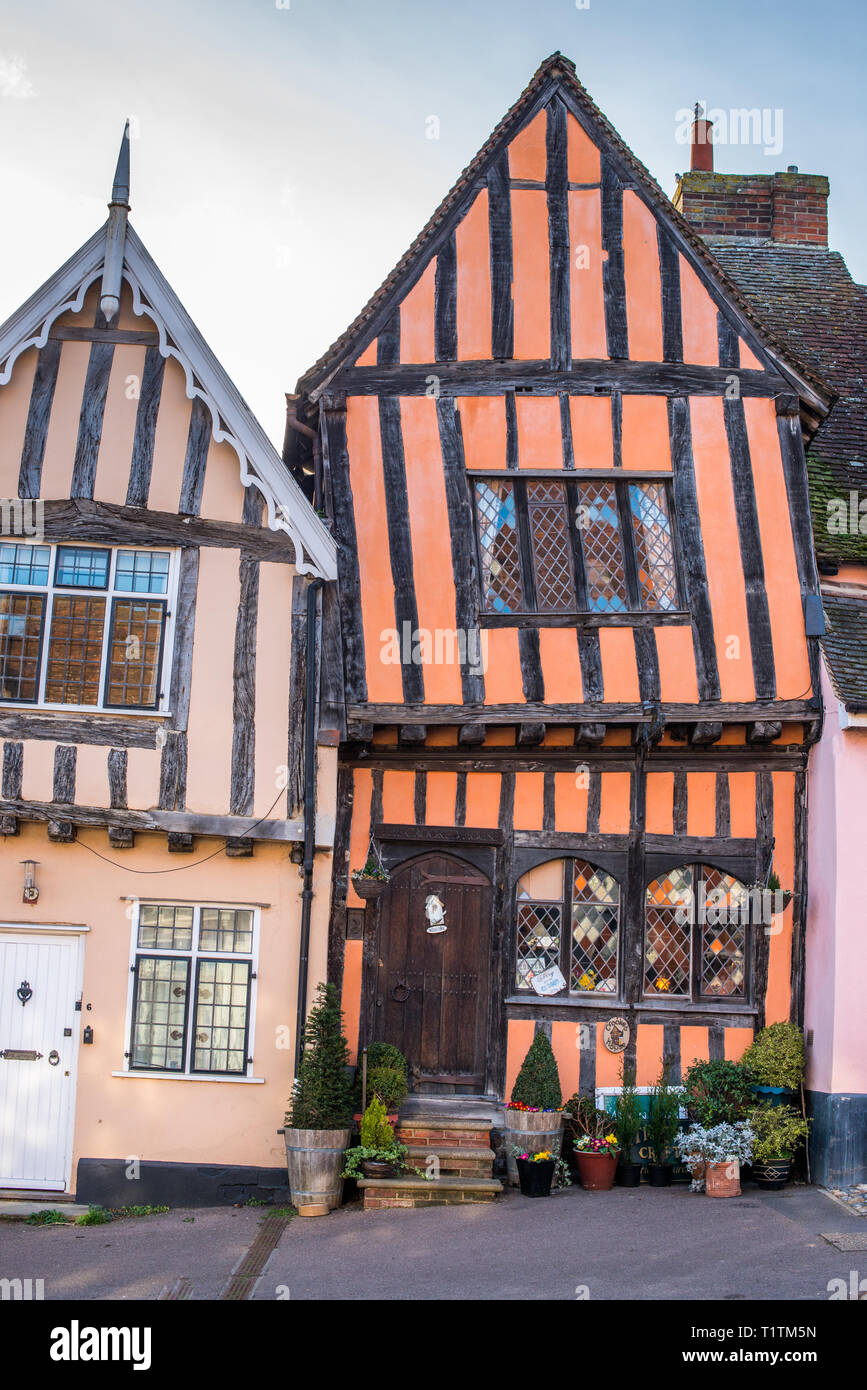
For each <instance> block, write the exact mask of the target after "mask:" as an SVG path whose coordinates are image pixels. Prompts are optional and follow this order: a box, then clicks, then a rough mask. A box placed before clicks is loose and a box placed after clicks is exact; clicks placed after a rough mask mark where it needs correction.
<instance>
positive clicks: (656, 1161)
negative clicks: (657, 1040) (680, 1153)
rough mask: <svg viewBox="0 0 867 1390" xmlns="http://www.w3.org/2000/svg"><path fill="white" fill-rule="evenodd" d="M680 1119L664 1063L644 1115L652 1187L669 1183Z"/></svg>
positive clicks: (669, 1184)
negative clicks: (651, 1156) (650, 1158)
mask: <svg viewBox="0 0 867 1390" xmlns="http://www.w3.org/2000/svg"><path fill="white" fill-rule="evenodd" d="M679 1122H680V1096H679V1094H678V1092H677V1091H675V1090H672V1088H671V1086H670V1084H669V1068H668V1064H667V1063H666V1064H664V1065H663V1068H662V1071H661V1072H660V1074H659V1080H658V1081H657V1083H656V1085H655V1086H654V1088H653V1090H652V1092H651V1095H650V1107H649V1110H648V1115H647V1142H648V1144H649V1146H650V1151H651V1153H652V1155H653V1158H652V1160H651V1162H650V1164H649V1165H648V1166H649V1175H648V1176H649V1178H650V1186H651V1187H670V1186H671V1171H672V1166H673V1165H672V1160H671V1149H672V1145H673V1144H674V1141H675V1139H676V1137H677V1131H678V1126H679Z"/></svg>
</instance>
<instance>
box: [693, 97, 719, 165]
mask: <svg viewBox="0 0 867 1390" xmlns="http://www.w3.org/2000/svg"><path fill="white" fill-rule="evenodd" d="M689 167H690V169H691V170H692V171H693V172H695V171H696V170H700V171H701V172H702V173H705V174H712V173H713V121H708V120H706V119H705V117H704V116H703V115H702V109H701V102H698V101H697V102H696V103H695V120H694V121H693V123H692V140H691V141H690V162H689Z"/></svg>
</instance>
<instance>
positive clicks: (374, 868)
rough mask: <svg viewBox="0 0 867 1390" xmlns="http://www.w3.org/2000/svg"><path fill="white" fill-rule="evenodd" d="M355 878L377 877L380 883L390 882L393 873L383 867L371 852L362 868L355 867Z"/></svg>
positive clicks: (353, 874)
mask: <svg viewBox="0 0 867 1390" xmlns="http://www.w3.org/2000/svg"><path fill="white" fill-rule="evenodd" d="M352 877H353V878H375V879H376V881H377V882H378V883H388V881H389V879H390V878H391V874H390V873H388V871H387V870H386V869H384V868H383V867H382V865H381V864H380V862H379V860H378V859H376V858H375V857H374V855H372V854H369V855H368V856H367V860H366V862H365V864H364V867H363V868H362V869H353V871H352Z"/></svg>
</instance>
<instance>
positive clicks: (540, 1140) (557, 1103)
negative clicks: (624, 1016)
mask: <svg viewBox="0 0 867 1390" xmlns="http://www.w3.org/2000/svg"><path fill="white" fill-rule="evenodd" d="M505 1109H506V1115H505V1140H506V1167H507V1172H508V1178H509V1182H510V1183H511V1185H512V1186H513V1187H517V1186H518V1169H517V1165H516V1163H515V1153H514V1150H516V1149H517V1150H518V1152H519V1153H539V1152H540V1151H541V1150H542V1149H546V1150H548V1151H549V1152H550V1153H552V1154H553V1155H554V1157H555V1158H559V1157H560V1149H561V1145H562V1140H563V1136H562V1128H561V1127H562V1122H563V1093H562V1091H561V1090H560V1073H559V1072H558V1070H557V1059H556V1057H555V1056H554V1052H553V1049H552V1047H551V1044H550V1042H549V1041H548V1038H547V1036H546V1035H545V1034H544V1033H541V1032H540V1033H537V1034H536V1036H535V1037H534V1038H533V1041H532V1042H531V1044H530V1046H529V1048H528V1050H527V1055H526V1057H525V1058H524V1061H523V1064H522V1066H521V1070H520V1071H519V1072H518V1075H517V1077H516V1079H515V1084H514V1086H513V1087H512V1098H511V1100H510V1101H509V1102H508V1103H507V1104H506V1108H505Z"/></svg>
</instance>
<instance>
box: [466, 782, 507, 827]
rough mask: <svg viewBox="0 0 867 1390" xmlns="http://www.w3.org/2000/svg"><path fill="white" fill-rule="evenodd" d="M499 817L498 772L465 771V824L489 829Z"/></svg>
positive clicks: (497, 822) (496, 823)
mask: <svg viewBox="0 0 867 1390" xmlns="http://www.w3.org/2000/svg"><path fill="white" fill-rule="evenodd" d="M499 819H500V774H499V773H498V772H468V773H467V814H466V822H465V823H466V824H467V825H474V826H480V827H481V828H482V829H485V830H491V829H493V828H494V827H495V826H497V825H498V824H499Z"/></svg>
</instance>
